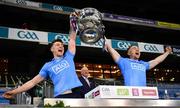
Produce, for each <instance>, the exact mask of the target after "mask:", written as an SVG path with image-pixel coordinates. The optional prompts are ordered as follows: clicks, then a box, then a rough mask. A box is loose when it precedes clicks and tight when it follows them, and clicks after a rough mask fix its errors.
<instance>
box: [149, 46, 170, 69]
mask: <svg viewBox="0 0 180 108" xmlns="http://www.w3.org/2000/svg"><path fill="white" fill-rule="evenodd" d="M171 52H172V48H171V47H166V51H165V53H164V54H162V55H160V56H158V57H156V58H155V59H154V60H151V61H149V64H150V69H152V68H154V67H155V66H156V65H158V64H159V63H161V62H163V61H164V60H165V59H166V57H167V56H168V55H169V54H170V53H171Z"/></svg>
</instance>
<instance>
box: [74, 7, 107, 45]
mask: <svg viewBox="0 0 180 108" xmlns="http://www.w3.org/2000/svg"><path fill="white" fill-rule="evenodd" d="M78 12H79V16H78V21H77V25H78V28H79V36H80V39H81V41H82V42H84V43H86V44H94V43H96V42H97V41H99V40H100V39H101V38H102V36H103V35H104V32H105V31H104V28H105V27H104V25H103V24H102V15H101V13H100V12H99V11H98V10H97V9H95V8H83V9H81V10H80V11H78Z"/></svg>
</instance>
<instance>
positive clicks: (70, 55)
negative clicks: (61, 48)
mask: <svg viewBox="0 0 180 108" xmlns="http://www.w3.org/2000/svg"><path fill="white" fill-rule="evenodd" d="M74 56H75V54H72V53H71V52H70V51H69V50H67V51H66V53H65V55H64V57H65V58H68V59H74Z"/></svg>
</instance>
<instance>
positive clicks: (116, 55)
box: [105, 39, 121, 62]
mask: <svg viewBox="0 0 180 108" xmlns="http://www.w3.org/2000/svg"><path fill="white" fill-rule="evenodd" d="M105 41H106V42H105V49H106V51H107V52H109V53H110V55H111V56H112V58H113V60H114V61H115V62H116V61H117V60H118V59H119V58H120V57H121V56H120V54H119V53H118V52H117V51H116V50H115V49H114V48H112V46H111V45H110V43H109V42H108V41H107V39H105Z"/></svg>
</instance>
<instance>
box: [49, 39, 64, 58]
mask: <svg viewBox="0 0 180 108" xmlns="http://www.w3.org/2000/svg"><path fill="white" fill-rule="evenodd" d="M51 52H52V53H53V56H54V58H57V57H61V56H63V54H64V44H63V42H62V41H61V40H57V41H54V42H53V43H52V45H51Z"/></svg>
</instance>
